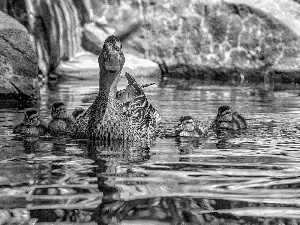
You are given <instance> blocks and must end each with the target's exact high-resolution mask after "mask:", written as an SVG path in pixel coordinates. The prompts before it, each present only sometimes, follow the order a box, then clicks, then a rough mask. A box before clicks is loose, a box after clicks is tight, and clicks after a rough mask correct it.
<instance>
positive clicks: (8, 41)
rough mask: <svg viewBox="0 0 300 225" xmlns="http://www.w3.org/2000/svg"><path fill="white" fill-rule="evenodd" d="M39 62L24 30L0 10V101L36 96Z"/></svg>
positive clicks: (37, 91) (37, 93) (26, 98)
mask: <svg viewBox="0 0 300 225" xmlns="http://www.w3.org/2000/svg"><path fill="white" fill-rule="evenodd" d="M37 74H38V60H37V56H36V53H35V51H34V49H33V46H32V42H31V40H30V36H29V34H28V32H27V30H26V28H25V27H23V26H22V25H21V24H20V23H19V22H18V21H16V20H15V19H14V18H12V17H10V16H9V15H7V14H6V13H4V12H2V11H0V99H2V100H3V99H24V100H34V99H37V98H38V97H39V86H38V85H37V82H36V78H37Z"/></svg>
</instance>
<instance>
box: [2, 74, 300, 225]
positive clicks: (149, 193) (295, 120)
mask: <svg viewBox="0 0 300 225" xmlns="http://www.w3.org/2000/svg"><path fill="white" fill-rule="evenodd" d="M152 81H153V80H141V79H140V80H139V82H140V83H147V82H152ZM124 86H125V81H124V80H123V81H122V82H121V85H120V87H124ZM97 90H98V84H97V81H95V80H86V81H77V80H73V81H63V82H61V83H60V84H56V85H55V84H54V85H51V86H49V87H43V88H42V101H41V103H40V104H39V105H38V107H40V109H41V115H42V118H43V119H45V120H46V121H49V120H50V113H49V110H50V106H51V104H52V103H53V102H54V101H57V100H59V101H64V102H65V103H66V104H67V107H68V110H69V112H72V110H74V108H75V107H80V106H81V107H85V108H87V107H88V106H89V105H90V104H91V103H92V101H93V99H94V98H95V96H96V94H97ZM251 93H252V89H251V88H249V87H244V86H218V85H208V84H203V83H200V82H199V81H195V80H190V81H182V80H171V81H169V83H168V84H167V85H166V86H164V87H158V86H150V87H148V88H146V94H147V96H148V98H149V101H150V102H151V103H152V104H153V105H154V106H155V107H156V108H157V109H158V111H159V112H160V113H161V116H162V119H163V121H164V122H165V123H166V125H167V126H169V127H172V126H174V125H176V124H177V123H178V119H179V117H180V116H181V115H193V116H194V117H196V118H198V119H200V120H204V121H210V120H211V119H213V118H214V116H215V115H216V112H217V108H218V107H219V106H221V105H224V104H228V105H231V106H232V107H233V108H234V109H235V110H237V111H238V112H240V113H242V114H243V115H244V116H245V117H246V118H247V122H248V124H249V129H248V131H246V132H242V133H239V134H234V135H227V136H226V135H225V136H224V135H223V136H217V135H216V134H210V135H209V136H208V137H205V138H198V139H188V138H182V139H175V138H165V139H157V141H156V145H155V146H153V147H150V148H149V147H143V146H128V145H121V144H119V143H115V144H113V145H110V146H107V145H106V144H105V143H90V142H83V141H76V140H70V139H57V138H56V139H54V138H50V137H42V138H40V139H33V138H31V139H25V140H24V139H23V138H21V137H18V136H14V135H12V129H13V127H14V126H15V125H16V124H17V123H19V122H20V121H21V120H22V118H23V113H24V111H25V109H17V108H3V107H2V109H0V125H1V126H0V160H1V161H0V207H1V210H0V224H4V223H5V222H7V221H9V222H10V223H14V222H15V223H17V224H18V223H24V224H27V223H29V224H34V223H35V222H43V223H44V224H53V223H54V222H55V223H57V224H59V223H64V224H65V223H75V222H77V223H83V224H300V209H299V205H300V192H299V187H300V176H299V174H300V164H299V162H300V153H299V147H300V144H299V143H300V140H299V133H300V131H299V128H298V125H299V127H300V114H299V108H300V107H299V102H300V97H299V93H298V92H297V91H285V92H276V93H275V99H274V100H265V99H262V98H260V97H256V96H252V94H251Z"/></svg>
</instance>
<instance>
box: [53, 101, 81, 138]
mask: <svg viewBox="0 0 300 225" xmlns="http://www.w3.org/2000/svg"><path fill="white" fill-rule="evenodd" d="M51 117H52V120H51V121H50V123H49V125H48V129H49V133H50V135H52V136H58V135H63V134H67V133H69V132H71V129H72V127H73V125H74V123H75V121H74V119H72V118H71V117H70V116H68V114H67V108H66V105H65V104H64V103H63V102H54V103H53V104H52V107H51Z"/></svg>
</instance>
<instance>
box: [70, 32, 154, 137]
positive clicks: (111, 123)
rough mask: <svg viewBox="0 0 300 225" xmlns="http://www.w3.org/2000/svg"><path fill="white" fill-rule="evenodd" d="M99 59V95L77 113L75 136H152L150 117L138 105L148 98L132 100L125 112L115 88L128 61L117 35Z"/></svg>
mask: <svg viewBox="0 0 300 225" xmlns="http://www.w3.org/2000/svg"><path fill="white" fill-rule="evenodd" d="M98 62H99V67H100V79H99V95H98V96H97V97H96V99H95V101H94V102H93V104H92V105H91V106H90V107H89V108H88V109H87V110H86V111H85V112H84V113H82V114H80V115H79V116H78V119H77V120H76V124H75V125H74V127H73V130H72V136H73V137H75V138H88V139H100V140H108V141H110V140H117V139H118V140H129V141H139V140H141V139H142V138H145V137H146V138H147V137H149V134H150V133H151V132H149V129H148V128H149V127H148V125H149V124H150V120H149V119H148V117H147V116H145V117H143V116H144V112H143V110H140V108H139V106H142V104H144V102H145V101H138V100H136V101H133V102H132V103H130V104H129V105H128V110H127V111H126V112H124V110H123V105H122V104H121V102H120V101H119V100H118V99H116V93H117V90H116V87H117V84H118V80H119V77H120V73H121V70H122V68H123V65H124V62H125V57H124V55H123V52H122V46H121V43H120V41H119V40H118V38H116V37H115V36H110V37H108V38H107V39H106V40H105V43H104V45H103V49H102V51H101V53H100V55H99V58H98ZM143 98H144V99H145V98H146V97H145V96H144V97H143ZM147 102H148V101H147ZM146 104H148V103H146ZM137 115H142V117H138V116H137ZM141 121H142V122H141Z"/></svg>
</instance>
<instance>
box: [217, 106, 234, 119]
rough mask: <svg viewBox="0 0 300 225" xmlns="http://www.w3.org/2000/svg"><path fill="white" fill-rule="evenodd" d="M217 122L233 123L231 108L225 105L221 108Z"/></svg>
mask: <svg viewBox="0 0 300 225" xmlns="http://www.w3.org/2000/svg"><path fill="white" fill-rule="evenodd" d="M217 121H219V122H230V121H232V110H231V108H230V107H229V106H227V105H224V106H221V107H219V109H218V115H217Z"/></svg>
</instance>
